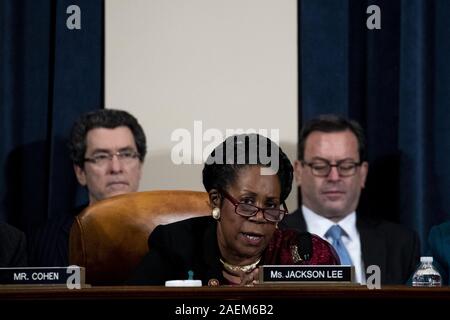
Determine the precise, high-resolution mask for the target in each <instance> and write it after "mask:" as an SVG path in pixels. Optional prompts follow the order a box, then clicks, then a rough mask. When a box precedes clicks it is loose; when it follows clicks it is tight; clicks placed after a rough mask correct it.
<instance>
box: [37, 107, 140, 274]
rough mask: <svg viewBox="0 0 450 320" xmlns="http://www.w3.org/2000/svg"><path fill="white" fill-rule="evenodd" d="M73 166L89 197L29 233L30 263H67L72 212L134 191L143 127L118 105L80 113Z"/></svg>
mask: <svg viewBox="0 0 450 320" xmlns="http://www.w3.org/2000/svg"><path fill="white" fill-rule="evenodd" d="M69 149H70V157H71V158H72V161H73V168H74V171H75V174H76V177H77V179H78V182H79V183H80V184H81V185H82V186H86V188H87V190H88V192H89V203H88V204H85V205H83V206H80V207H78V208H75V209H74V210H73V212H70V213H66V214H61V215H60V216H58V217H56V218H53V219H50V220H49V221H47V223H46V224H45V225H44V226H42V227H41V228H38V229H36V230H35V231H34V233H33V234H31V237H30V239H31V240H32V241H31V243H30V248H29V252H30V259H29V261H30V264H31V265H33V266H43V267H50V266H67V265H69V253H68V250H69V249H68V247H69V234H70V229H71V227H72V224H73V222H74V220H75V216H76V215H77V214H79V213H80V212H81V211H83V209H85V208H86V207H87V206H88V205H92V204H95V203H97V202H98V201H101V200H103V199H107V198H110V197H112V196H116V195H121V194H125V193H129V192H136V191H138V188H139V182H140V179H141V173H142V166H143V163H144V159H145V155H146V153H147V143H146V137H145V133H144V130H143V129H142V127H141V125H140V124H139V122H138V121H137V119H136V118H135V117H134V116H133V115H131V114H129V113H128V112H126V111H123V110H115V109H101V110H96V111H93V112H88V113H85V114H83V115H81V116H80V117H79V119H78V120H77V121H76V122H75V123H74V125H73V127H72V132H71V136H70V142H69Z"/></svg>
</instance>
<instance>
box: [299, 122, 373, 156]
mask: <svg viewBox="0 0 450 320" xmlns="http://www.w3.org/2000/svg"><path fill="white" fill-rule="evenodd" d="M346 130H350V131H351V132H352V133H353V134H354V135H355V136H356V139H357V140H358V152H359V158H360V161H365V160H366V142H365V137H364V131H363V129H362V128H361V126H360V125H359V123H358V122H356V121H354V120H349V119H346V118H343V117H341V116H338V115H335V114H325V115H321V116H319V117H317V118H314V119H311V120H309V121H308V122H306V123H305V124H304V125H303V127H302V130H301V131H300V139H299V143H298V159H299V160H305V159H304V157H305V146H306V139H308V136H309V135H310V134H311V133H312V132H314V131H319V132H326V133H332V132H342V131H346Z"/></svg>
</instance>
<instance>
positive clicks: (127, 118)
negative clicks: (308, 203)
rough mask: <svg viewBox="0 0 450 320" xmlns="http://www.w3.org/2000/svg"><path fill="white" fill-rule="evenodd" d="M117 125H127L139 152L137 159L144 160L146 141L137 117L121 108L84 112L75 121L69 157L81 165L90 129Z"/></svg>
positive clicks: (112, 127) (109, 127) (110, 127)
mask: <svg viewBox="0 0 450 320" xmlns="http://www.w3.org/2000/svg"><path fill="white" fill-rule="evenodd" d="M117 127H128V128H129V129H130V130H131V132H132V133H133V137H134V142H135V143H136V147H137V151H138V153H139V160H140V161H141V162H142V161H144V159H145V155H146V153H147V143H146V139H145V133H144V130H143V129H142V127H141V125H140V124H139V122H138V121H137V119H136V118H135V117H133V116H132V115H131V114H129V113H128V112H126V111H123V110H115V109H101V110H97V111H93V112H88V113H85V114H83V115H81V116H80V117H79V118H78V119H77V121H75V123H74V125H73V127H72V131H71V134H70V140H69V151H70V158H71V159H72V161H73V163H74V164H76V165H77V166H79V167H83V165H84V157H85V154H86V147H87V146H86V136H87V134H88V132H89V131H90V130H92V129H96V128H107V129H114V128H117Z"/></svg>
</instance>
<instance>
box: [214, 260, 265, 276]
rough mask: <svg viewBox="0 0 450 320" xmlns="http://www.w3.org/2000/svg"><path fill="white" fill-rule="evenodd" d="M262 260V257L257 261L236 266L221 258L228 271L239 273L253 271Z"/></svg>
mask: <svg viewBox="0 0 450 320" xmlns="http://www.w3.org/2000/svg"><path fill="white" fill-rule="evenodd" d="M260 261H261V258H259V259H258V260H257V261H256V262H253V263H252V264H248V265H246V266H234V265H232V264H229V263H227V262H225V261H223V260H222V259H220V262H222V264H223V266H224V268H225V270H227V271H228V272H231V273H234V274H237V273H239V272H244V273H248V272H251V271H253V270H254V269H255V268H256V266H257V265H258V263H259V262H260Z"/></svg>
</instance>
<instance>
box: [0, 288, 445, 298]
mask: <svg viewBox="0 0 450 320" xmlns="http://www.w3.org/2000/svg"><path fill="white" fill-rule="evenodd" d="M181 297H182V298H183V299H192V300H197V299H198V300H215V299H222V300H227V299H232V300H248V299H255V298H257V299H263V300H264V299H270V300H272V299H274V300H284V299H302V300H304V299H318V298H320V299H358V300H364V299H394V300H401V299H425V300H429V299H431V300H436V299H438V300H448V301H449V302H450V287H442V288H412V287H407V286H383V287H382V288H381V289H379V290H377V289H373V290H369V289H367V287H365V286H333V287H330V286H310V285H308V286H306V285H260V286H258V285H257V286H253V287H238V286H226V287H198V288H173V287H172V288H166V287H159V286H152V287H151V286H115V287H108V286H105V287H87V288H82V289H79V290H77V289H73V290H69V289H67V288H65V287H47V286H37V287H20V286H0V300H3V301H5V300H9V301H11V300H49V299H54V298H57V299H58V300H96V299H102V300H104V299H108V300H123V299H144V300H155V299H156V300H160V299H164V300H177V299H180V298H181Z"/></svg>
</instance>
